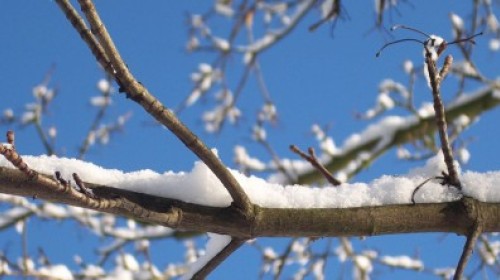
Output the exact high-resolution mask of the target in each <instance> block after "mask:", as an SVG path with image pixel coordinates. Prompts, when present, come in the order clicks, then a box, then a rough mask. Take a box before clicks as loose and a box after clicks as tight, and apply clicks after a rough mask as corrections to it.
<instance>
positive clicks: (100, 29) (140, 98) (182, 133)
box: [63, 0, 253, 217]
mask: <svg viewBox="0 0 500 280" xmlns="http://www.w3.org/2000/svg"><path fill="white" fill-rule="evenodd" d="M78 2H79V4H80V6H81V10H82V12H83V13H84V14H85V16H86V18H87V21H88V22H89V25H90V26H91V30H92V34H93V35H94V36H96V38H97V39H98V42H95V41H93V40H86V39H85V38H87V37H89V36H90V37H92V36H91V35H92V34H89V32H87V31H85V30H81V29H78V28H82V26H81V25H79V26H78V27H76V26H75V25H74V26H75V29H76V30H77V31H78V32H79V33H80V35H82V34H83V35H82V37H83V36H85V38H84V41H85V42H86V43H87V45H89V48H90V49H91V50H95V49H96V47H95V45H99V44H100V46H102V49H103V50H104V53H105V54H106V56H107V58H109V61H110V63H111V65H112V68H111V69H114V71H109V70H110V68H105V69H106V71H107V72H108V73H109V74H111V75H112V76H113V77H114V78H115V80H116V81H117V83H118V84H119V85H120V88H121V89H122V90H123V91H124V92H126V94H127V97H128V98H131V99H132V100H134V101H135V102H137V103H139V104H140V105H141V106H142V107H143V108H144V109H145V110H146V111H147V112H148V113H149V114H150V115H151V116H153V117H154V118H155V119H156V120H157V121H159V122H160V123H162V124H163V125H165V126H166V127H167V128H168V129H169V130H170V131H171V132H172V133H174V134H175V135H176V136H177V137H178V138H179V139H180V140H181V141H182V142H183V143H184V144H185V145H186V146H187V147H188V148H189V149H190V150H191V151H192V152H193V153H195V154H196V155H197V156H198V158H200V159H201V160H202V161H203V162H204V163H205V164H206V165H207V166H208V167H209V168H210V170H212V172H213V173H214V174H215V175H216V176H217V177H218V178H219V180H220V181H221V182H222V184H223V185H224V187H225V188H226V189H227V190H228V192H229V193H230V195H231V197H232V199H233V201H234V205H235V206H236V207H237V208H238V209H240V210H241V212H242V213H243V214H244V215H245V216H247V217H250V216H251V215H252V214H251V213H252V211H253V208H252V204H251V202H250V199H249V198H248V196H247V195H246V193H245V192H244V190H243V188H242V187H241V186H240V184H239V183H238V181H237V180H236V179H235V178H234V177H233V176H232V174H231V173H230V172H229V170H228V169H227V168H226V166H225V165H224V164H223V163H222V162H221V161H220V159H219V158H218V157H217V156H216V155H215V154H214V153H213V152H212V151H211V150H210V149H208V147H207V146H206V145H205V144H204V143H203V142H202V141H201V140H200V139H199V138H198V137H197V136H196V135H195V134H193V133H192V132H191V131H190V130H189V129H188V128H187V127H186V126H185V125H184V124H183V123H181V122H180V121H179V120H178V119H177V117H175V115H174V114H173V113H172V112H171V111H170V110H168V109H167V108H165V106H163V104H162V103H161V102H160V101H158V100H157V99H156V98H155V97H154V96H153V95H151V93H149V91H148V90H147V89H146V88H145V87H144V86H143V85H142V84H141V83H139V82H138V81H137V80H136V79H135V78H134V76H133V75H132V73H131V72H130V71H129V70H128V67H127V65H126V64H125V63H124V61H123V59H122V58H121V56H120V54H119V52H118V50H117V49H116V47H115V44H114V42H113V40H112V39H111V36H110V35H109V33H108V31H107V30H106V27H105V26H104V23H103V22H102V21H101V18H100V16H99V15H98V13H97V11H96V9H95V6H94V4H93V3H92V1H90V0H79V1H78ZM63 11H64V10H63ZM70 21H71V18H70ZM72 23H73V22H72ZM92 53H93V54H94V56H96V58H97V60H98V61H99V62H100V59H103V57H104V56H103V55H102V53H101V52H95V51H92ZM110 72H111V73H110Z"/></svg>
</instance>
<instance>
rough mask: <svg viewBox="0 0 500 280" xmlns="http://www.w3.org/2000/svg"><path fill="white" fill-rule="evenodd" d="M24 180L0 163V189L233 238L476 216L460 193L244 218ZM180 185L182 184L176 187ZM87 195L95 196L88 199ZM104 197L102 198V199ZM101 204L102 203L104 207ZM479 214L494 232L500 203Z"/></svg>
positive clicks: (419, 228) (354, 230) (439, 225)
mask: <svg viewBox="0 0 500 280" xmlns="http://www.w3.org/2000/svg"><path fill="white" fill-rule="evenodd" d="M38 178H39V180H36V181H34V180H29V179H27V178H26V175H25V174H24V173H22V172H21V171H19V170H16V169H10V168H5V167H2V168H0V192H1V193H7V194H14V195H22V196H27V197H34V196H36V197H37V198H40V199H46V200H50V201H53V202H59V203H65V204H70V205H75V206H80V207H85V208H91V209H97V210H99V211H101V212H107V213H112V214H117V215H122V216H127V217H130V218H133V219H137V220H141V221H144V222H149V223H152V224H158V225H164V226H168V227H172V228H177V229H182V230H189V231H195V232H214V233H218V234H224V235H230V236H233V237H234V238H241V239H249V238H255V237H259V236H285V237H304V236H306V237H321V236H332V237H333V236H371V235H384V234H395V233H418V232H450V233H457V234H462V235H467V234H469V232H470V230H469V229H470V228H471V227H472V226H473V225H474V223H475V220H474V219H473V218H472V216H471V215H470V214H469V213H468V211H469V210H468V209H469V208H467V207H465V204H464V201H469V200H472V199H471V198H467V197H465V198H463V199H462V200H461V201H455V202H449V203H422V204H417V205H415V206H413V205H411V204H405V205H386V206H376V207H359V208H313V209H286V208H264V207H259V206H256V205H254V211H255V213H256V219H255V220H250V221H249V220H247V219H245V218H244V217H243V216H242V214H241V212H240V211H237V210H236V209H234V208H233V207H228V208H217V207H208V206H201V205H195V204H190V203H185V202H182V201H179V200H174V199H168V198H161V197H155V196H151V195H146V194H141V193H136V192H131V191H127V190H123V189H116V188H111V187H106V186H100V185H96V184H92V183H88V182H85V185H86V187H88V188H90V189H92V191H93V193H94V194H95V195H96V196H97V197H100V201H102V202H101V204H103V205H99V204H98V201H99V200H97V199H96V200H92V199H90V198H85V199H82V196H84V195H83V194H81V193H79V192H76V191H75V194H71V195H68V193H64V190H63V189H58V188H61V185H58V184H57V183H56V182H54V180H53V179H52V178H47V177H46V176H44V175H40V176H38ZM179 187H182V186H179ZM86 199H89V200H92V201H95V202H94V203H87V202H86ZM104 202H106V203H104ZM104 206H105V207H104ZM476 206H477V210H476V211H481V213H482V215H483V216H482V217H483V232H485V233H486V232H499V231H500V222H499V219H498V217H500V203H485V202H477V203H476Z"/></svg>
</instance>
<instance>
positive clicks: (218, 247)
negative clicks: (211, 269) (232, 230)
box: [182, 233, 231, 279]
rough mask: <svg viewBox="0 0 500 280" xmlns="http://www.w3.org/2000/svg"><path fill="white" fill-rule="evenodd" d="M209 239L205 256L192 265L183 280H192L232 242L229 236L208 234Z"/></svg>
mask: <svg viewBox="0 0 500 280" xmlns="http://www.w3.org/2000/svg"><path fill="white" fill-rule="evenodd" d="M208 238H209V239H208V242H207V245H206V248H205V254H204V255H202V256H200V257H199V258H198V259H197V260H196V261H195V262H194V263H192V264H190V267H189V271H188V272H187V273H186V274H184V275H183V277H182V279H191V278H192V277H193V275H194V274H195V273H196V272H198V271H199V270H200V269H201V268H202V267H203V266H205V265H206V264H207V263H208V262H209V261H210V260H211V259H213V258H214V257H215V256H216V255H217V254H218V253H219V252H220V251H222V249H224V248H225V247H226V246H227V245H228V244H229V242H231V236H228V235H219V234H215V233H208Z"/></svg>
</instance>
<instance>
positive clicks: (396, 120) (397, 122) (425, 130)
mask: <svg viewBox="0 0 500 280" xmlns="http://www.w3.org/2000/svg"><path fill="white" fill-rule="evenodd" d="M499 93H500V84H498V83H492V84H491V85H489V86H487V87H485V88H482V89H480V90H478V91H476V92H474V93H470V94H463V95H461V96H460V97H458V98H457V99H456V100H454V101H453V102H452V103H450V104H448V106H446V107H445V115H446V117H447V121H448V122H449V123H451V122H454V121H456V120H457V119H459V118H463V116H466V117H468V118H469V119H470V120H473V119H475V118H476V117H477V116H479V115H481V113H483V112H486V111H488V110H491V109H493V108H495V107H497V106H498V105H500V98H499V97H500V94H499ZM429 109H430V108H429ZM434 118H435V115H434V112H433V111H432V109H431V110H428V109H426V110H419V116H408V117H399V116H387V117H384V118H382V119H381V120H380V121H378V122H376V123H374V124H371V125H370V126H368V127H367V128H366V129H365V130H364V131H362V132H360V133H355V134H353V135H351V136H350V137H348V138H347V139H346V140H345V142H344V144H343V145H342V146H341V147H340V148H338V149H337V150H336V151H335V153H334V154H333V155H331V158H330V159H326V160H325V161H322V162H323V164H324V165H325V167H326V169H328V170H329V171H330V172H331V173H332V174H335V173H336V172H341V171H345V169H346V168H348V166H349V164H351V165H352V162H353V161H354V162H360V163H362V160H360V159H362V158H363V157H365V158H368V159H369V160H371V161H373V160H375V159H376V158H377V157H378V156H379V155H381V154H382V153H383V152H384V151H386V150H387V149H389V148H392V147H395V146H398V145H401V144H404V143H408V142H411V141H413V140H415V137H416V135H426V134H429V133H431V132H433V131H435V130H436V124H435V119H434ZM356 159H358V161H356ZM292 166H294V167H295V170H298V173H299V175H298V179H297V182H298V183H299V184H308V183H311V182H314V181H318V180H319V179H321V178H322V175H321V174H320V173H319V172H318V171H317V170H315V169H313V168H311V167H310V166H307V165H303V164H295V162H293V165H292ZM339 177H340V176H339ZM274 180H277V181H283V179H282V178H279V177H277V178H275V179H274ZM285 181H286V180H285Z"/></svg>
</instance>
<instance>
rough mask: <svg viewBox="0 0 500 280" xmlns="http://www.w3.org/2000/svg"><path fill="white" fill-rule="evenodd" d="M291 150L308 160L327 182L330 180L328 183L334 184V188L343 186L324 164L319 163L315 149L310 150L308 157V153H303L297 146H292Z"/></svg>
mask: <svg viewBox="0 0 500 280" xmlns="http://www.w3.org/2000/svg"><path fill="white" fill-rule="evenodd" d="M290 150H292V152H294V153H296V154H298V155H299V156H300V157H301V158H303V159H305V160H307V161H308V162H309V163H310V164H311V165H312V166H313V167H314V168H316V169H317V170H318V171H319V172H321V174H323V176H324V177H325V178H326V180H328V182H330V184H332V185H334V186H339V185H341V184H342V182H340V181H339V180H337V179H335V177H333V176H332V174H331V173H330V171H328V170H327V169H326V168H325V166H323V164H321V163H320V162H319V161H318V158H317V157H316V153H315V152H314V149H313V148H309V149H308V152H309V155H307V154H306V153H304V152H302V151H301V150H300V149H299V148H298V147H297V146H295V145H291V146H290Z"/></svg>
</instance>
